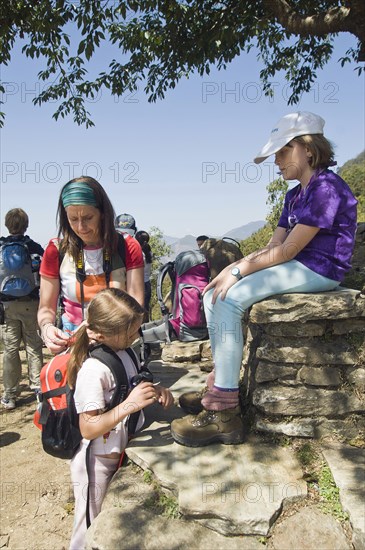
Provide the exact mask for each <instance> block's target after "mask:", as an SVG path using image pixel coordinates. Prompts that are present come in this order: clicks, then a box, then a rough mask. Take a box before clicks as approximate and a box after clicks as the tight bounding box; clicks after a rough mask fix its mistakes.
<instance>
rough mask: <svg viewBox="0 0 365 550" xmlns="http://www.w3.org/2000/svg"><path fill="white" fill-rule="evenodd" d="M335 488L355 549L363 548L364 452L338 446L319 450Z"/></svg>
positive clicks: (360, 549)
mask: <svg viewBox="0 0 365 550" xmlns="http://www.w3.org/2000/svg"><path fill="white" fill-rule="evenodd" d="M323 454H324V457H325V459H326V460H327V462H328V465H329V467H330V470H331V472H332V475H333V478H334V480H335V483H336V485H337V487H338V488H339V490H340V501H341V504H342V508H343V509H344V511H345V512H347V513H348V514H349V516H350V522H351V525H352V528H353V533H354V538H353V544H354V547H355V550H364V549H365V483H364V482H365V464H364V449H358V448H356V447H350V446H346V445H342V444H331V445H327V446H325V447H324V448H323Z"/></svg>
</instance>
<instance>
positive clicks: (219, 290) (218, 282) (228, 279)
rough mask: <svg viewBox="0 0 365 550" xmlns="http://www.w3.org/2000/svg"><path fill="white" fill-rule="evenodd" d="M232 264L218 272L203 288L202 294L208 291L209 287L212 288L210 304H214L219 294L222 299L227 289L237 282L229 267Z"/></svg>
mask: <svg viewBox="0 0 365 550" xmlns="http://www.w3.org/2000/svg"><path fill="white" fill-rule="evenodd" d="M233 265H234V264H232V265H229V266H227V267H226V268H225V269H223V271H221V272H220V273H219V275H217V276H216V277H215V278H214V279H213V280H212V281H211V282H210V283H209V284H208V285H207V286H206V287H205V289H204V291H203V295H204V294H205V293H206V292H208V290H210V289H211V288H214V292H213V295H212V304H215V302H216V300H217V298H218V296H219V294H220V295H221V296H220V297H221V300H224V298H225V297H226V294H227V292H228V290H229V289H230V288H231V287H232V286H233V285H234V284H235V283H237V279H236V277H234V275H232V273H231V269H232V266H233Z"/></svg>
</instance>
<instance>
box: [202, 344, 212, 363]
mask: <svg viewBox="0 0 365 550" xmlns="http://www.w3.org/2000/svg"><path fill="white" fill-rule="evenodd" d="M200 356H201V359H202V360H209V361H213V356H212V349H211V347H210V340H206V341H205V342H202V343H201V344H200Z"/></svg>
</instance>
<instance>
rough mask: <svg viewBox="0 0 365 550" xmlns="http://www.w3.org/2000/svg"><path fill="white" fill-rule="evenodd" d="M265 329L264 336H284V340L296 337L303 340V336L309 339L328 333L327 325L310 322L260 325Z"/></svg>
mask: <svg viewBox="0 0 365 550" xmlns="http://www.w3.org/2000/svg"><path fill="white" fill-rule="evenodd" d="M260 326H262V328H263V332H264V334H269V335H270V336H283V337H284V338H290V337H296V338H303V335H304V336H305V337H306V338H308V337H313V336H323V334H325V332H326V325H325V323H323V322H322V323H321V322H320V321H318V322H311V321H308V322H307V323H305V325H303V323H288V322H287V323H266V324H263V325H260Z"/></svg>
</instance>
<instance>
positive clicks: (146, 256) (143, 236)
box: [135, 231, 153, 323]
mask: <svg viewBox="0 0 365 550" xmlns="http://www.w3.org/2000/svg"><path fill="white" fill-rule="evenodd" d="M135 238H136V239H137V241H138V242H139V244H140V245H141V248H142V254H143V261H144V308H145V310H146V311H145V316H144V322H145V323H148V321H149V319H150V302H151V296H152V289H151V271H152V260H153V257H152V250H151V247H150V245H149V240H150V236H149V234H148V233H147V231H137V233H136V235H135Z"/></svg>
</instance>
